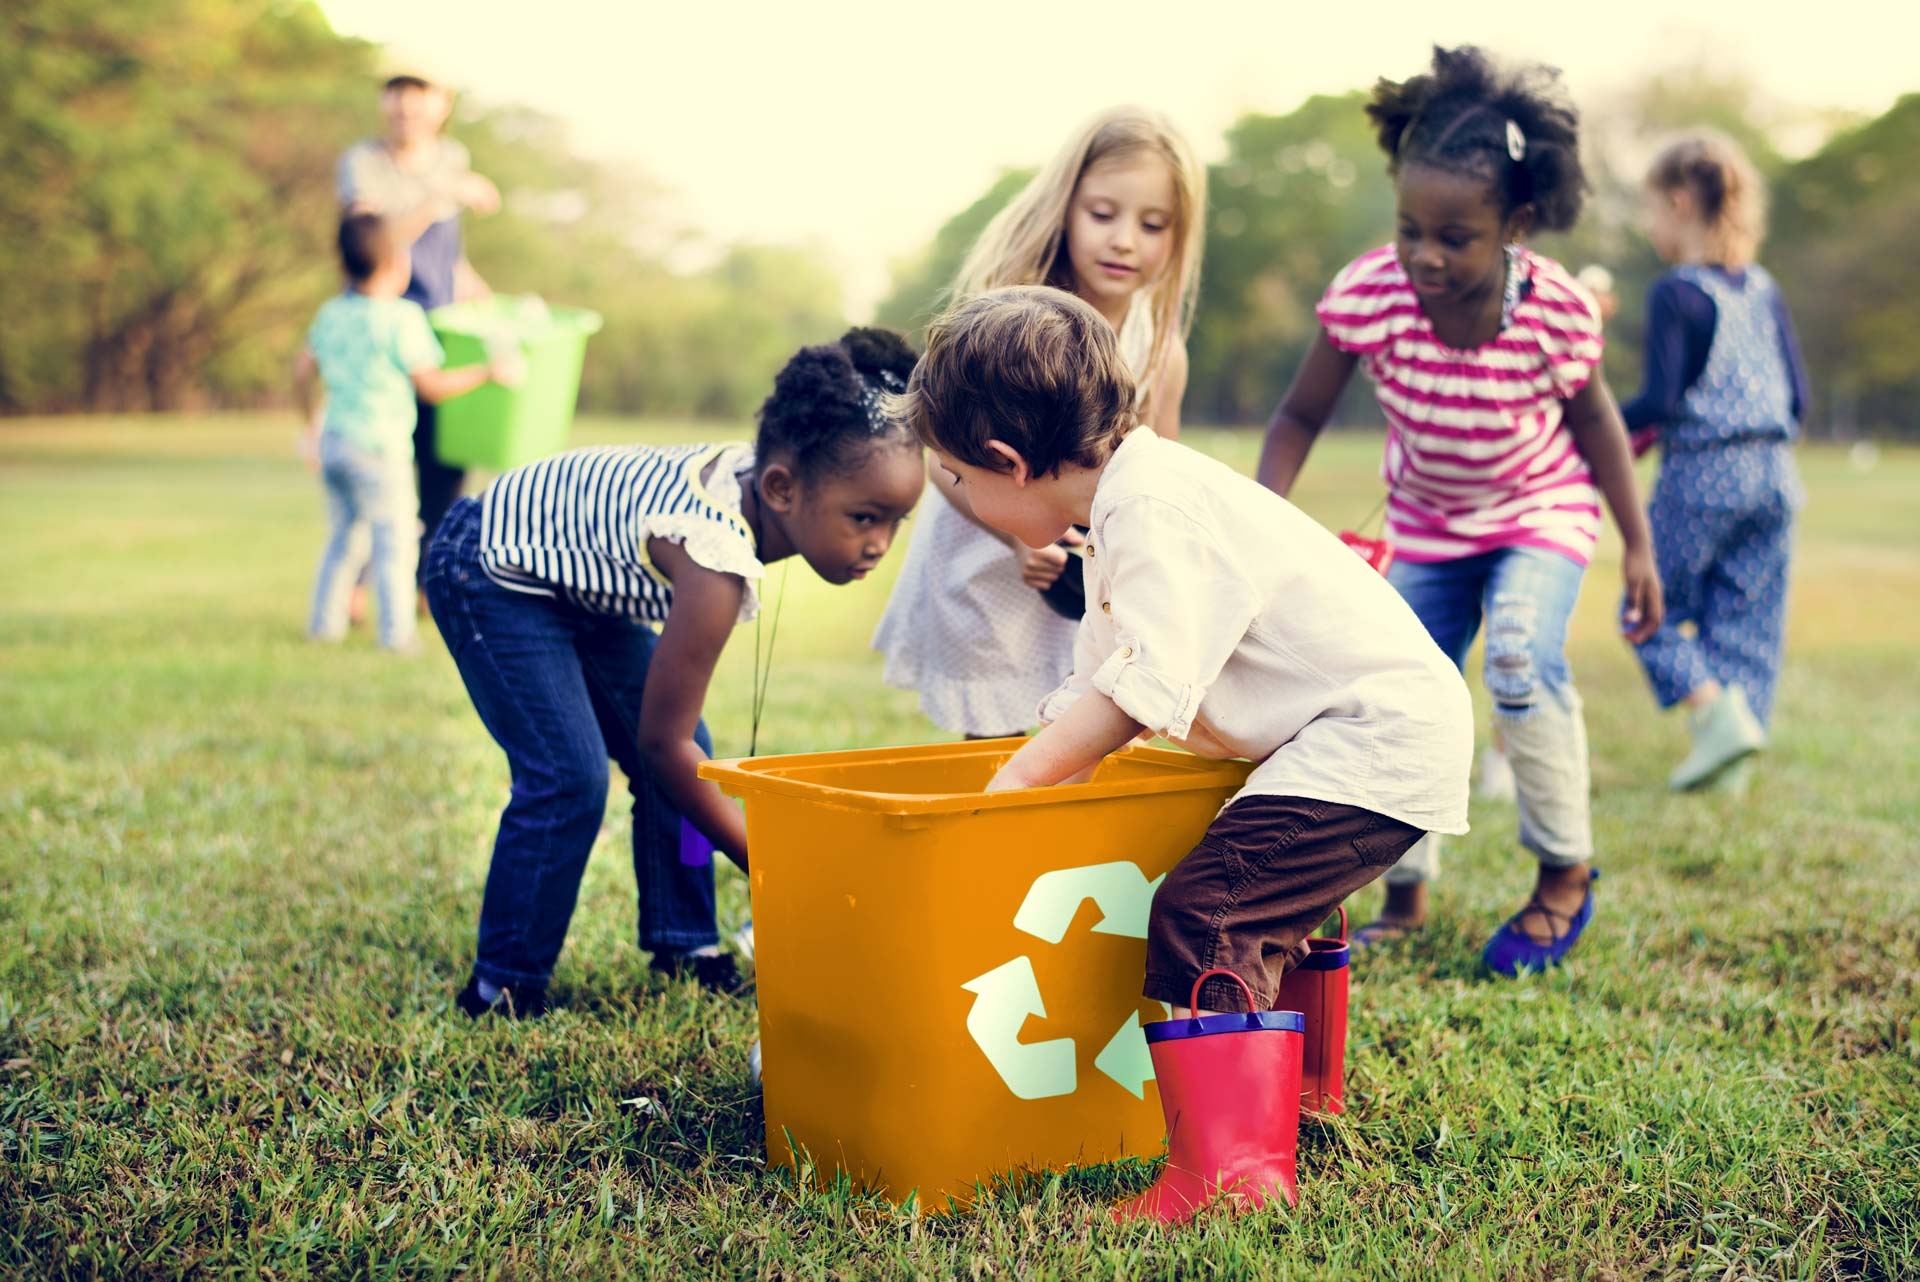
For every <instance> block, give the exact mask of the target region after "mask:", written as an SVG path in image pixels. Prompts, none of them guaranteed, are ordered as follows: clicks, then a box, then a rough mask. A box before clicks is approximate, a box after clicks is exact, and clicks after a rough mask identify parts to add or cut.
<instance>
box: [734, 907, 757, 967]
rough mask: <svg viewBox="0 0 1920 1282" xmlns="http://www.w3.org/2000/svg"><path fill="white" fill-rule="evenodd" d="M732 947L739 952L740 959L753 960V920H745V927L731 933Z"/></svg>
mask: <svg viewBox="0 0 1920 1282" xmlns="http://www.w3.org/2000/svg"><path fill="white" fill-rule="evenodd" d="M733 946H734V947H735V948H736V949H738V950H739V952H740V955H741V956H742V957H744V958H746V959H747V960H748V961H752V960H753V919H752V918H751V917H749V918H748V919H747V924H746V925H744V926H742V927H741V928H740V929H739V930H736V931H734V932H733Z"/></svg>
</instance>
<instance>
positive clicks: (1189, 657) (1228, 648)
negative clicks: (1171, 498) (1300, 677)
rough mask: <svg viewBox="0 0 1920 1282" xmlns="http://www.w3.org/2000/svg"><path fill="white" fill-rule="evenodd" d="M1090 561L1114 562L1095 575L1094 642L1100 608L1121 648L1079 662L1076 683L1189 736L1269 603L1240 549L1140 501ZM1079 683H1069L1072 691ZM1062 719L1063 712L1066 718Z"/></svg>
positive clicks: (1106, 529)
mask: <svg viewBox="0 0 1920 1282" xmlns="http://www.w3.org/2000/svg"><path fill="white" fill-rule="evenodd" d="M1089 548H1090V555H1092V556H1094V557H1096V558H1102V557H1104V558H1105V564H1104V565H1103V567H1102V571H1101V573H1099V574H1097V575H1095V576H1093V577H1094V578H1095V579H1096V580H1097V581H1098V585H1099V587H1100V589H1101V592H1102V593H1103V594H1104V597H1103V599H1102V600H1100V601H1097V602H1096V601H1095V600H1094V599H1093V598H1092V596H1091V595H1089V598H1088V601H1087V609H1088V612H1089V619H1088V621H1087V622H1085V623H1083V624H1082V625H1081V627H1082V636H1083V637H1086V636H1087V631H1088V628H1089V626H1090V625H1093V626H1096V627H1097V626H1098V625H1097V624H1095V621H1094V620H1093V619H1092V618H1091V614H1092V612H1093V611H1094V610H1099V611H1100V612H1101V614H1102V616H1103V619H1104V620H1105V621H1106V622H1108V623H1110V625H1111V626H1110V629H1101V630H1102V631H1106V632H1107V635H1108V636H1109V637H1110V638H1111V641H1112V646H1111V649H1109V650H1108V652H1107V653H1105V654H1104V655H1099V656H1094V655H1091V654H1089V655H1087V656H1086V659H1085V661H1086V662H1093V661H1094V660H1095V659H1096V658H1097V662H1094V663H1093V666H1092V667H1091V670H1090V671H1089V670H1088V668H1087V667H1083V666H1082V661H1081V660H1080V659H1079V658H1078V657H1077V658H1076V663H1075V677H1076V678H1078V677H1080V676H1082V675H1083V674H1084V675H1085V677H1086V684H1087V686H1088V687H1090V688H1091V689H1094V690H1097V691H1099V692H1100V693H1101V694H1104V695H1106V696H1107V697H1108V698H1110V699H1112V700H1113V701H1114V703H1115V705H1116V706H1118V707H1119V709H1120V710H1121V711H1122V712H1124V713H1126V714H1127V715H1128V716H1129V717H1132V718H1133V719H1134V720H1135V721H1138V722H1139V723H1140V724H1141V725H1143V726H1145V727H1146V728H1147V729H1149V730H1153V731H1155V732H1156V733H1159V734H1163V735H1165V736H1166V737H1167V738H1169V739H1174V740H1179V739H1184V738H1186V737H1187V735H1188V733H1189V732H1190V731H1191V730H1192V729H1193V721H1194V718H1195V717H1196V716H1197V715H1198V714H1199V711H1200V705H1201V703H1202V702H1203V701H1204V700H1205V699H1206V695H1207V690H1208V688H1209V687H1210V686H1211V685H1212V684H1213V682H1214V681H1215V680H1216V679H1217V678H1218V677H1219V675H1220V670H1221V669H1222V668H1224V667H1225V666H1226V663H1227V660H1228V659H1229V658H1231V657H1232V655H1233V652H1234V651H1235V650H1236V649H1237V648H1238V647H1239V645H1240V642H1241V639H1242V638H1243V637H1245V636H1246V634H1247V629H1248V628H1249V627H1251V626H1252V623H1253V620H1254V617H1255V614H1256V611H1257V608H1258V606H1259V604H1260V602H1261V596H1260V593H1259V592H1258V591H1257V590H1256V589H1255V587H1254V585H1253V583H1252V581H1251V580H1250V579H1249V578H1248V577H1247V576H1246V575H1245V574H1244V573H1243V572H1242V571H1241V570H1240V568H1239V566H1238V565H1236V564H1235V562H1234V558H1233V555H1232V553H1231V552H1230V551H1229V550H1228V549H1226V548H1223V547H1221V546H1220V545H1219V543H1217V542H1216V541H1215V540H1214V538H1213V537H1212V536H1211V535H1210V534H1209V533H1208V532H1207V531H1206V530H1205V529H1203V528H1202V527H1201V526H1200V525H1199V524H1198V523H1197V522H1195V521H1194V520H1193V519H1192V518H1190V517H1188V516H1187V515H1185V514H1184V513H1183V512H1181V511H1179V510H1178V509H1177V508H1174V507H1173V506H1171V505H1169V504H1167V503H1164V502H1161V501H1159V500H1156V499H1154V498H1151V497H1149V496H1138V497H1132V498H1128V499H1125V500H1123V501H1122V502H1120V503H1118V504H1116V505H1115V506H1114V508H1113V510H1112V511H1111V512H1110V513H1108V514H1107V516H1106V519H1105V520H1104V521H1103V522H1102V523H1101V525H1100V527H1099V528H1098V529H1097V530H1096V531H1095V534H1094V538H1093V539H1092V540H1091V541H1090V543H1089ZM1071 685H1072V682H1071V681H1069V686H1071ZM1056 715H1057V713H1056Z"/></svg>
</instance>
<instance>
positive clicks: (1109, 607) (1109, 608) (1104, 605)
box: [1100, 601, 1113, 614]
mask: <svg viewBox="0 0 1920 1282" xmlns="http://www.w3.org/2000/svg"><path fill="white" fill-rule="evenodd" d="M1100 608H1101V609H1102V610H1103V611H1105V612H1106V613H1108V614H1112V613H1113V602H1111V601H1102V602H1101V603H1100Z"/></svg>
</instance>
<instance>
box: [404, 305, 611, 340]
mask: <svg viewBox="0 0 1920 1282" xmlns="http://www.w3.org/2000/svg"><path fill="white" fill-rule="evenodd" d="M487 301H488V300H486V299H467V300H465V301H463V302H458V303H446V304H444V305H442V306H440V307H436V308H434V309H433V310H432V311H430V312H428V313H427V320H428V321H429V322H431V323H432V325H433V327H434V328H435V329H437V330H445V331H446V332H447V333H450V334H460V335H463V336H465V337H468V338H482V337H484V335H482V334H481V333H479V332H478V331H476V330H474V329H472V328H470V327H469V326H468V325H466V324H462V321H463V319H464V318H465V316H466V315H467V314H469V313H473V312H478V311H480V310H481V309H482V308H484V307H485V306H486V304H487ZM547 316H548V319H549V320H551V321H553V322H555V325H554V328H555V329H558V330H564V331H566V332H569V333H573V334H598V333H599V332H600V329H601V327H602V326H603V325H605V324H606V320H605V319H604V318H603V317H602V316H601V315H600V313H599V312H596V311H594V310H593V309H592V308H590V307H567V306H563V305H560V304H555V305H552V306H549V307H548V308H547ZM536 337H538V335H536Z"/></svg>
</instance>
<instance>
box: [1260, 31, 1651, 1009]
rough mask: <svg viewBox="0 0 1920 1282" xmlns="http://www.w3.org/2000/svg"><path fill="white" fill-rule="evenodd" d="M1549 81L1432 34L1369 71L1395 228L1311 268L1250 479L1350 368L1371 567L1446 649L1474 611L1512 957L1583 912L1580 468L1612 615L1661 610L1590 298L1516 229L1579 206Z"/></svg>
mask: <svg viewBox="0 0 1920 1282" xmlns="http://www.w3.org/2000/svg"><path fill="white" fill-rule="evenodd" d="M1557 79H1558V77H1557V73H1555V72H1552V71H1550V70H1547V69H1545V68H1527V69H1523V70H1518V71H1513V72H1507V71H1503V70H1501V69H1499V68H1497V67H1496V66H1495V65H1494V64H1493V63H1492V62H1491V61H1490V60H1489V59H1488V58H1487V56H1486V55H1485V54H1483V53H1481V52H1480V51H1479V50H1478V49H1474V48H1461V49H1455V50H1451V51H1449V50H1442V49H1435V50H1434V55H1433V70H1432V73H1431V74H1428V75H1420V76H1415V77H1413V78H1412V79H1410V80H1407V81H1405V82H1403V83H1399V84H1396V83H1393V82H1391V81H1384V80H1383V81H1381V82H1380V84H1379V85H1378V86H1377V87H1376V89H1375V90H1374V96H1373V101H1372V103H1371V104H1370V105H1369V106H1368V107H1367V114H1368V116H1369V117H1371V119H1372V120H1373V122H1374V124H1375V126H1376V127H1377V129H1378V132H1379V137H1380V145H1381V146H1382V148H1384V149H1385V151H1386V153H1387V155H1388V156H1389V157H1390V160H1389V165H1388V171H1389V172H1390V173H1391V174H1392V175H1393V177H1394V182H1395V190H1396V195H1397V202H1398V224H1399V231H1398V235H1397V237H1396V239H1395V242H1394V243H1393V244H1391V245H1388V246H1385V247H1383V248H1381V249H1377V250H1374V251H1373V252H1371V253H1368V254H1364V255H1362V256H1361V257H1360V258H1358V259H1356V260H1355V261H1354V262H1353V263H1351V264H1349V265H1348V266H1347V267H1346V268H1345V269H1343V270H1342V271H1341V272H1340V274H1339V275H1338V276H1336V277H1335V278H1334V281H1333V284H1332V285H1331V286H1329V287H1328V289H1327V292H1326V295H1325V297H1323V298H1322V299H1321V301H1320V305H1319V307H1318V309H1317V314H1318V316H1319V320H1320V325H1321V332H1320V334H1319V335H1318V336H1316V338H1315V339H1314V342H1313V346H1312V347H1311V348H1310V349H1309V350H1308V352H1307V355H1306V358H1305V360H1304V361H1303V362H1302V363H1301V367H1300V371H1299V373H1298V374H1296V375H1295V377H1294V381H1293V386H1292V387H1290V388H1288V389H1287V394H1286V398H1285V399H1284V400H1283V401H1281V403H1280V407H1279V409H1278V410H1276V411H1275V413H1274V417H1273V422H1272V424H1271V425H1270V426H1269V427H1268V429H1267V440H1266V446H1265V449H1264V450H1263V452H1262V455H1261V460H1260V479H1261V480H1263V481H1264V482H1266V483H1267V484H1268V485H1270V486H1272V487H1273V488H1274V489H1276V490H1278V491H1280V492H1281V493H1282V494H1285V493H1286V492H1287V491H1288V490H1290V489H1291V488H1292V486H1293V482H1294V478H1295V477H1296V476H1298V475H1299V471H1300V466H1301V464H1302V463H1303V462H1305V460H1306V457H1307V452H1308V451H1309V450H1310V449H1311V448H1312V446H1313V440H1314V437H1315V436H1316V435H1317V434H1318V433H1319V431H1320V428H1321V427H1322V426H1323V425H1324V424H1325V423H1326V421H1327V416H1328V414H1329V413H1330V412H1331V411H1332V409H1333V406H1334V403H1335V401H1336V400H1337V399H1338V397H1339V395H1340V391H1341V389H1342V388H1344V387H1345V386H1346V383H1347V380H1348V378H1349V377H1351V376H1352V374H1353V369H1354V366H1355V365H1357V364H1358V365H1363V366H1364V368H1365V369H1366V372H1367V375H1368V377H1369V378H1371V379H1372V380H1373V382H1374V385H1375V389H1376V392H1377V394H1378V396H1379V401H1380V407H1381V409H1382V411H1384V413H1385V414H1386V417H1387V453H1386V462H1385V466H1384V468H1383V475H1384V476H1385V478H1386V482H1387V490H1388V503H1387V528H1388V531H1389V533H1390V535H1391V537H1392V538H1393V540H1394V542H1395V543H1396V544H1397V545H1398V556H1397V557H1396V558H1395V560H1394V563H1393V566H1392V568H1391V570H1390V571H1389V574H1388V578H1389V580H1390V581H1391V582H1392V584H1393V585H1394V587H1396V588H1398V589H1399V590H1400V593H1401V595H1402V596H1404V597H1405V598H1406V599H1407V602H1408V604H1410V605H1411V606H1412V607H1413V610H1414V613H1416V614H1418V615H1419V616H1420V619H1421V622H1423V623H1425V624H1426V626H1427V630H1428V631H1429V632H1431V633H1432V635H1433V638H1434V640H1435V641H1436V642H1438V643H1439V645H1440V648H1441V649H1442V650H1444V651H1445V652H1446V653H1447V654H1448V655H1449V656H1451V657H1452V659H1453V661H1454V662H1455V663H1456V664H1461V665H1464V664H1465V662H1466V656H1467V649H1468V647H1469V646H1470V645H1471V644H1472V642H1473V638H1474V634H1475V633H1476V632H1478V631H1479V630H1480V627H1481V624H1482V622H1483V621H1484V622H1485V624H1486V629H1487V645H1486V669H1485V672H1486V682H1487V690H1488V692H1489V693H1490V694H1491V695H1492V696H1493V706H1494V718H1495V723H1496V725H1497V727H1498V728H1499V731H1500V735H1501V737H1502V739H1503V740H1504V742H1505V745H1506V751H1507V754H1508V756H1509V758H1510V760H1511V762H1512V766H1513V773H1514V779H1515V785H1516V793H1517V801H1518V803H1519V813H1520V841H1521V844H1522V845H1524V846H1526V847H1527V849H1528V850H1530V851H1531V852H1532V853H1533V854H1534V856H1535V857H1536V858H1537V859H1538V860H1539V864H1540V870H1539V876H1538V879H1537V881H1536V883H1535V886H1534V891H1533V894H1532V896H1531V897H1530V898H1529V899H1528V900H1527V903H1526V905H1525V906H1524V907H1523V908H1522V909H1521V910H1520V911H1519V912H1517V913H1515V914H1514V915H1513V916H1512V917H1511V918H1510V919H1508V921H1507V922H1506V924H1505V925H1503V926H1502V927H1501V928H1500V929H1499V930H1498V931H1496V932H1495V933H1494V935H1493V937H1492V939H1490V940H1489V941H1488V943H1487V946H1486V949H1485V952H1484V956H1485V958H1486V961H1487V964H1488V965H1489V966H1490V967H1491V968H1492V969H1493V970H1494V971H1496V972H1497V973H1501V974H1508V975H1511V974H1515V973H1517V972H1518V971H1519V970H1520V969H1521V968H1522V967H1530V968H1535V969H1537V968H1540V967H1544V966H1547V965H1551V964H1554V963H1556V962H1558V961H1559V960H1560V958H1562V957H1563V956H1565V955H1566V953H1567V951H1568V950H1569V949H1571V948H1572V947H1573V945H1574V943H1575V941H1576V940H1578V939H1579V937H1580V933H1581V931H1582V930H1583V929H1585V927H1586V924H1587V921H1588V919H1589V918H1590V917H1591V915H1592V912H1593V894H1592V891H1591V889H1590V887H1589V882H1590V881H1591V880H1592V878H1593V877H1594V876H1596V875H1597V874H1596V873H1595V872H1594V871H1593V869H1592V867H1591V865H1590V862H1589V861H1590V860H1591V858H1592V854H1593V838H1592V832H1591V824H1590V819H1589V815H1588V803H1587V740H1586V726H1585V722H1584V720H1583V717H1582V714H1581V707H1580V697H1579V695H1578V694H1577V693H1576V692H1575V690H1574V687H1573V680H1572V674H1571V673H1570V671H1569V670H1568V668H1567V661H1566V654H1565V641H1566V630H1567V618H1568V616H1569V614H1571V612H1572V610H1573V604H1574V600H1575V598H1576V597H1577V596H1578V595H1579V591H1580V580H1581V577H1582V575H1583V573H1584V571H1585V569H1586V565H1587V561H1588V559H1589V558H1590V557H1591V556H1592V555H1593V548H1594V542H1595V540H1596V538H1597V537H1598V535H1599V526H1600V509H1599V505H1598V503H1597V501H1596V497H1595V494H1594V487H1595V486H1596V485H1598V487H1599V489H1600V492H1601V493H1602V494H1604V495H1605V496H1606V499H1607V506H1608V507H1609V508H1610V509H1611V510H1612V512H1613V517H1614V521H1615V522H1616V524H1618V526H1619V527H1620V534H1621V537H1622V539H1623V540H1624V542H1625V544H1626V550H1625V563H1624V567H1623V568H1624V571H1625V576H1626V606H1625V610H1624V612H1623V615H1622V626H1623V629H1624V630H1625V632H1626V635H1627V636H1628V637H1629V638H1630V639H1631V640H1633V641H1635V642H1640V641H1644V640H1646V639H1647V638H1648V637H1650V636H1652V635H1653V633H1654V631H1655V629H1656V628H1657V627H1658V626H1659V623H1660V614H1661V606H1660V583H1659V579H1658V577H1657V576H1656V575H1655V573H1654V565H1653V552H1652V544H1651V539H1650V536H1649V535H1648V532H1647V523H1646V516H1645V513H1644V512H1643V511H1642V510H1641V507H1640V499H1639V495H1638V493H1637V492H1636V490H1635V487H1634V480H1633V464H1632V459H1631V458H1630V456H1629V453H1628V446H1627V435H1626V430H1625V428H1624V427H1622V426H1621V423H1620V416H1619V414H1618V412H1617V411H1616V410H1615V408H1614V405H1613V399H1612V397H1611V396H1610V395H1609V394H1608V392H1607V388H1606V383H1605V381H1604V379H1603V378H1602V377H1601V375H1600V371H1599V364H1600V341H1601V340H1600V322H1599V318H1598V317H1597V316H1596V315H1595V312H1594V307H1593V304H1592V302H1591V300H1590V299H1589V297H1588V296H1587V295H1586V293H1585V292H1584V291H1583V290H1581V289H1580V287H1579V286H1578V285H1576V284H1575V283H1574V281H1573V280H1572V278H1571V277H1570V276H1569V275H1568V274H1567V272H1566V271H1565V270H1564V269H1563V268H1562V267H1561V266H1560V265H1559V264H1558V263H1556V262H1554V261H1552V260H1551V259H1548V258H1544V257H1542V256H1541V255H1538V254H1535V253H1533V252H1532V251H1530V250H1528V249H1526V248H1525V247H1524V245H1523V243H1522V242H1523V241H1524V240H1525V239H1526V237H1527V235H1528V234H1529V233H1530V232H1531V231H1533V229H1534V228H1535V227H1543V228H1546V229H1547V230H1550V231H1562V230H1565V229H1567V228H1569V227H1571V226H1572V225H1573V223H1574V220H1575V219H1576V218H1577V217H1578V216H1579V213H1580V203H1581V196H1582V192H1583V189H1584V187H1585V180H1584V178H1583V176H1582V174H1581V169H1580V158H1579V151H1578V144H1579V132H1578V121H1577V117H1576V115H1575V113H1574V110H1573V108H1572V107H1571V106H1570V105H1569V104H1568V103H1566V102H1565V100H1564V99H1563V97H1562V96H1561V94H1560V92H1559V86H1558V83H1557ZM1437 840H1438V839H1437V838H1436V837H1433V836H1429V837H1427V838H1426V839H1424V840H1423V841H1422V842H1421V843H1420V844H1419V845H1417V846H1415V847H1414V849H1413V850H1412V851H1409V852H1408V854H1407V856H1406V857H1405V858H1403V859H1402V860H1401V861H1400V862H1399V863H1398V864H1396V865H1395V867H1394V868H1393V869H1392V870H1390V871H1389V872H1388V873H1387V899H1386V906H1385V909H1384V910H1383V911H1382V913H1381V915H1380V918H1379V920H1377V921H1375V922H1373V923H1372V924H1371V925H1369V926H1367V927H1364V928H1363V929H1362V931H1361V932H1360V937H1361V938H1362V939H1363V940H1365V941H1374V940H1378V939H1380V938H1382V937H1386V936H1392V935H1399V934H1404V933H1406V932H1408V931H1410V930H1413V929H1416V928H1417V927H1419V926H1421V925H1422V924H1424V922H1425V920H1426V911H1427V893H1426V884H1427V882H1428V881H1429V880H1431V879H1432V878H1433V876H1434V875H1435V873H1436V872H1437V849H1436V846H1437Z"/></svg>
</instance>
